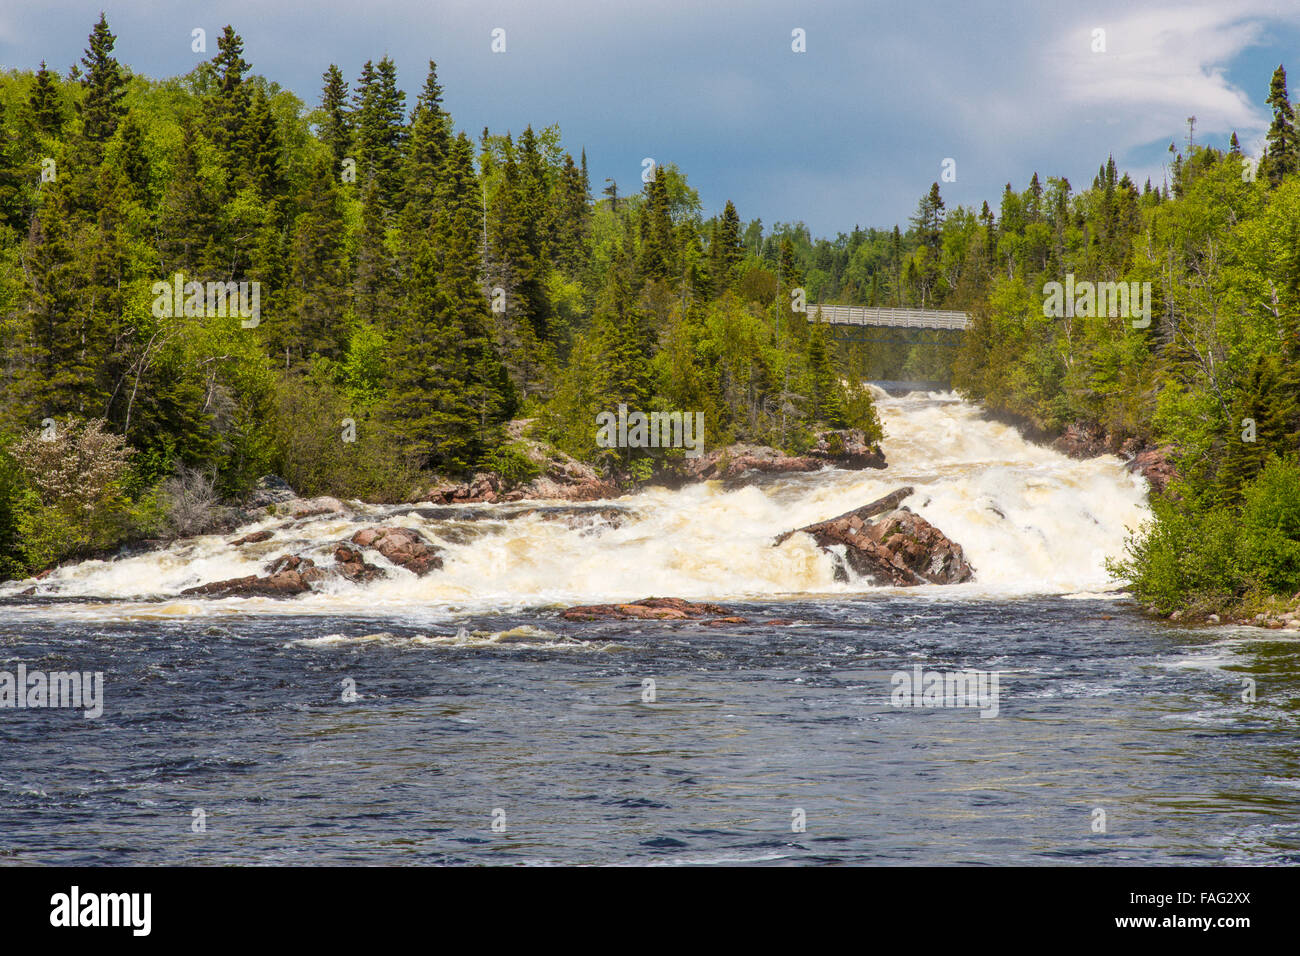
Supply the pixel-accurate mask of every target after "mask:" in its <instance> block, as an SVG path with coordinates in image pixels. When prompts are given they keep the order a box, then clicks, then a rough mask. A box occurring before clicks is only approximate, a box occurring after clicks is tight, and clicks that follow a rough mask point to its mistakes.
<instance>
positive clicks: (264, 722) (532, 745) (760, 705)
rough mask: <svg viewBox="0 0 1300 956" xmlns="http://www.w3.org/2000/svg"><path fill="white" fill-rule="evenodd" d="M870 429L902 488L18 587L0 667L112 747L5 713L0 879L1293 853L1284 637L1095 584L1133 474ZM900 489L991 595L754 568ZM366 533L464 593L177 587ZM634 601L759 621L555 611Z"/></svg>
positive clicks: (89, 568)
mask: <svg viewBox="0 0 1300 956" xmlns="http://www.w3.org/2000/svg"><path fill="white" fill-rule="evenodd" d="M877 400H878V406H879V408H880V411H881V415H882V419H883V420H884V422H885V426H886V429H887V437H886V439H885V442H884V448H885V451H886V455H887V457H888V460H889V467H888V468H887V469H886V470H884V471H864V472H850V471H823V472H820V473H816V474H809V475H797V476H793V477H781V478H777V479H774V480H772V481H769V482H767V483H765V484H761V485H755V486H749V487H744V488H738V489H734V490H725V489H723V488H721V487H720V486H718V485H716V484H709V485H697V486H692V487H688V488H686V489H683V490H679V491H667V490H663V489H655V490H650V491H647V492H645V493H643V494H639V495H634V496H629V497H626V498H622V499H619V500H617V501H616V502H612V503H604V504H603V505H599V506H577V507H575V506H573V505H563V506H561V505H554V506H547V507H544V508H542V509H540V510H538V509H537V508H536V507H535V506H531V505H530V506H528V507H523V506H520V505H494V506H482V505H469V506H459V507H458V508H429V507H423V508H421V507H415V508H411V507H404V508H394V507H378V506H367V507H365V508H363V509H361V513H360V514H358V515H357V516H356V517H355V518H353V519H349V520H342V519H337V518H331V517H323V518H319V519H315V520H311V521H307V522H305V523H302V524H300V525H298V526H297V527H295V528H293V529H292V530H291V531H283V530H282V531H280V532H279V533H278V534H277V537H276V539H274V540H272V541H268V542H265V543H264V544H262V545H248V546H245V547H243V548H234V547H231V545H230V544H229V542H230V541H231V539H232V538H233V537H234V536H233V535H226V536H212V537H204V538H199V539H193V540H190V541H186V542H181V543H178V544H175V545H173V546H172V547H170V548H168V549H165V550H163V551H156V552H151V553H148V554H142V555H137V556H134V557H124V558H119V559H117V560H115V561H111V562H98V561H97V562H85V563H83V564H80V565H75V566H71V567H67V568H63V569H60V570H59V571H57V572H55V573H54V574H53V575H51V576H49V577H48V578H46V579H45V580H44V581H42V582H41V584H40V587H39V589H38V592H37V594H36V595H34V596H24V595H22V594H21V593H20V592H21V591H22V590H24V589H25V588H27V587H28V586H29V585H30V582H26V583H23V584H18V583H13V584H9V585H5V586H0V619H2V623H0V660H3V661H4V663H0V670H2V671H9V672H14V671H15V670H16V669H17V667H18V666H19V665H20V664H21V665H24V666H25V667H26V668H27V669H28V670H29V671H35V670H40V671H44V672H55V671H69V670H74V669H75V670H79V671H86V672H92V671H99V672H102V673H103V675H104V677H103V681H104V685H103V688H104V689H103V714H102V715H101V716H99V717H97V718H94V719H87V718H85V717H84V716H82V714H81V712H79V711H75V710H71V709H26V708H23V709H17V708H14V709H9V708H6V709H0V862H13V863H36V864H145V863H148V864H188V863H213V864H217V863H223V864H228V863H247V864H271V863H283V864H313V863H322V864H324V863H464V864H479V863H510V864H553V863H570V864H628V863H632V864H639V863H653V864H665V865H679V864H725V863H741V864H744V863H748V864H767V865H781V864H785V865H789V864H798V863H811V862H822V863H873V864H902V863H913V864H916V863H919V864H962V863H1030V864H1060V863H1071V862H1075V863H1107V864H1161V863H1204V864H1223V863H1229V864H1231V863H1240V864H1261V863H1295V862H1300V755H1297V752H1296V749H1295V746H1294V744H1295V737H1296V729H1297V698H1300V677H1298V676H1297V675H1300V666H1297V665H1298V664H1300V660H1298V658H1300V642H1298V641H1297V640H1296V639H1295V638H1294V637H1293V636H1291V635H1290V634H1289V633H1288V634H1283V633H1282V632H1265V631H1259V630H1255V629H1247V628H1235V627H1224V628H1215V629H1188V628H1182V627H1178V626H1175V625H1171V624H1168V623H1162V622H1154V621H1150V620H1147V619H1145V618H1143V617H1142V616H1141V615H1140V614H1139V613H1138V612H1137V610H1136V608H1134V607H1133V605H1132V603H1131V602H1130V601H1129V600H1128V599H1127V598H1125V597H1124V596H1123V595H1122V593H1120V592H1118V591H1116V590H1115V589H1114V588H1115V585H1114V583H1113V582H1111V581H1110V580H1109V577H1108V575H1107V573H1106V571H1105V569H1104V566H1103V562H1104V559H1105V557H1106V556H1108V555H1116V554H1119V553H1120V552H1121V551H1122V548H1123V542H1124V536H1125V533H1126V529H1128V528H1132V527H1136V526H1137V525H1138V524H1139V523H1140V522H1141V521H1142V520H1143V518H1144V516H1145V514H1146V506H1145V485H1144V483H1143V481H1142V479H1141V478H1139V477H1137V476H1135V475H1133V474H1130V473H1128V472H1127V471H1125V470H1124V468H1123V466H1122V463H1121V462H1120V461H1119V459H1117V458H1099V459H1094V460H1091V461H1072V460H1070V459H1067V458H1065V457H1063V456H1061V455H1059V454H1057V453H1056V452H1054V451H1051V450H1049V449H1046V448H1042V447H1038V446H1035V445H1032V444H1030V443H1028V442H1026V441H1024V440H1023V439H1022V438H1021V437H1020V436H1019V435H1018V434H1017V433H1016V432H1015V431H1014V430H1013V429H1011V428H1009V427H1007V426H1005V425H1001V424H997V423H994V422H990V421H987V420H985V419H984V418H983V417H981V416H980V414H979V411H978V409H977V408H975V407H973V406H971V405H968V404H966V403H963V402H961V401H959V400H958V399H956V398H955V397H954V396H952V395H948V394H940V393H911V394H908V395H905V396H902V397H889V396H888V395H886V394H885V393H883V392H878V393H877ZM900 485H912V486H913V487H914V488H915V493H914V495H913V496H912V498H911V499H909V500H908V502H907V504H908V506H909V507H911V508H912V509H913V510H914V511H917V512H918V513H919V514H921V515H923V516H924V517H926V518H927V519H928V520H930V521H931V522H932V523H934V524H935V525H936V526H938V527H939V528H940V529H942V530H943V531H944V532H945V533H947V534H948V535H949V536H950V537H951V538H952V539H953V540H955V541H958V542H960V543H961V544H962V545H963V547H964V548H965V551H966V556H967V558H968V560H969V561H970V563H971V564H972V566H973V567H974V568H975V572H976V578H975V580H974V581H973V582H971V583H968V584H962V585H951V586H946V587H939V586H926V587H921V588H912V589H895V588H879V587H872V586H869V585H866V584H864V583H862V582H860V581H852V580H850V581H847V582H840V581H837V580H836V579H835V574H834V562H833V559H832V558H831V557H830V556H828V555H826V554H824V553H822V552H821V551H819V550H818V549H817V548H816V547H815V545H814V544H813V543H812V541H811V539H809V538H808V537H807V536H802V535H796V536H794V537H793V538H791V539H789V540H788V541H786V542H785V543H784V544H783V545H782V546H781V547H779V548H773V547H771V540H772V538H773V536H775V535H776V534H778V533H780V532H782V531H785V530H788V529H790V528H794V527H800V526H802V525H806V524H809V523H812V522H814V521H817V520H820V519H823V518H826V517H830V516H832V515H835V514H839V513H841V512H843V511H846V510H849V509H850V508H853V507H856V506H859V505H862V504H865V503H866V502H868V501H871V500H873V499H875V498H877V497H880V496H881V495H883V494H885V493H887V492H889V491H892V490H893V489H895V488H897V487H899V486H900ZM611 504H612V505H613V506H614V507H613V508H611V507H610V505H611ZM380 521H382V522H383V523H385V524H402V525H407V526H410V527H415V528H419V529H420V530H421V531H422V532H423V533H424V534H425V535H427V536H428V537H429V538H430V539H432V540H434V541H436V542H437V543H438V544H439V545H440V546H442V547H443V548H445V552H444V558H445V562H446V563H445V567H444V568H443V569H442V570H440V571H435V572H433V573H431V574H429V575H428V576H426V577H424V578H416V577H414V576H413V575H411V574H409V573H408V572H405V571H402V570H401V569H394V570H392V573H391V576H390V577H389V579H388V580H384V581H379V582H374V583H371V584H368V585H364V586H361V585H354V584H351V583H348V582H346V581H342V580H336V581H333V582H330V583H328V584H327V585H326V586H325V588H324V589H323V591H322V592H321V593H316V594H310V595H304V596H302V597H299V598H296V599H293V600H282V601H276V600H271V599H256V598H255V599H233V598H232V599H224V600H203V599H196V598H189V597H182V596H181V595H180V592H181V591H182V590H183V589H184V588H186V587H190V586H193V585H194V584H197V583H202V582H207V581H215V580H221V579H225V578H231V577H238V576H241V575H246V574H253V573H258V572H259V569H260V567H261V565H262V564H264V563H265V562H266V560H267V559H268V558H269V557H271V556H274V555H275V554H280V553H284V552H285V551H286V550H288V551H292V552H294V553H301V554H314V555H315V556H316V557H317V559H318V563H321V564H323V565H325V564H328V563H329V561H330V558H329V557H328V555H329V554H330V553H331V552H332V545H333V543H334V542H337V541H339V540H341V539H342V538H344V537H346V536H347V535H348V534H350V533H351V532H352V531H353V530H355V528H356V527H357V526H358V523H364V524H375V523H378V522H380ZM273 524H278V522H272V521H271V520H270V519H268V521H267V522H265V523H264V525H256V526H250V527H249V528H247V529H242V533H247V531H251V530H256V529H257V528H260V527H263V526H265V527H271V526H272V525H273ZM367 558H368V559H369V560H372V561H374V563H377V564H381V565H384V564H385V562H383V560H382V559H381V558H378V557H377V556H373V555H372V554H368V555H367ZM649 596H674V597H684V598H691V599H697V600H698V599H704V598H707V599H708V600H710V601H714V602H718V603H722V604H725V605H726V606H727V607H728V608H730V609H734V611H733V613H734V614H736V615H739V616H743V617H745V618H746V619H747V620H748V621H749V622H750V623H748V624H730V625H724V624H715V625H707V624H698V623H667V622H597V623H579V622H569V621H565V620H563V619H562V618H561V617H560V616H559V610H560V609H562V608H563V607H565V606H567V605H570V604H575V603H595V602H601V601H612V600H633V599H637V598H643V597H649ZM774 621H777V622H778V623H772V622H774ZM917 665H920V667H921V668H922V669H923V670H924V671H936V672H941V673H952V672H955V671H958V670H973V671H978V672H982V673H985V674H996V675H997V677H998V688H999V690H998V706H997V714H996V716H991V717H986V716H982V715H981V711H980V710H979V709H976V708H974V707H969V706H967V707H961V706H958V707H939V706H926V707H898V706H894V705H893V703H891V689H892V688H893V687H894V686H895V681H896V680H897V678H896V676H895V675H898V674H899V673H910V672H911V671H912V669H913V668H914V667H915V666H917ZM1248 686H1252V687H1253V696H1254V698H1255V699H1254V700H1249V699H1243V698H1244V697H1245V698H1249V697H1250V696H1252V695H1251V694H1250V693H1243V692H1244V690H1245V689H1246V688H1247V687H1248Z"/></svg>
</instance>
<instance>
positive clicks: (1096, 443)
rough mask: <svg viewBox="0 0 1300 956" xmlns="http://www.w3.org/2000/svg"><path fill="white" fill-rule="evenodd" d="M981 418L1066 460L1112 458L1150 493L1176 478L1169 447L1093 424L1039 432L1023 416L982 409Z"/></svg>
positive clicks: (1081, 424)
mask: <svg viewBox="0 0 1300 956" xmlns="http://www.w3.org/2000/svg"><path fill="white" fill-rule="evenodd" d="M983 417H984V418H986V419H987V420H989V421H995V422H1000V423H1002V424H1003V425H1009V426H1010V427H1012V428H1014V429H1015V430H1016V431H1017V432H1019V433H1020V436H1021V437H1022V438H1024V439H1025V441H1028V442H1032V443H1033V444H1035V445H1041V446H1043V447H1045V448H1051V449H1052V450H1054V451H1059V452H1060V453H1061V454H1062V455H1065V456H1066V457H1067V458H1073V459H1075V460H1084V459H1088V458H1100V457H1101V456H1103V455H1116V456H1118V457H1120V458H1123V459H1124V460H1125V465H1124V467H1125V468H1126V469H1127V470H1128V471H1130V472H1133V473H1136V474H1140V475H1141V476H1142V477H1143V478H1145V479H1146V480H1147V484H1148V485H1150V486H1151V490H1152V491H1154V492H1156V493H1161V492H1163V491H1164V490H1165V489H1166V488H1168V487H1169V483H1170V482H1171V481H1173V480H1174V479H1175V478H1177V477H1178V470H1177V468H1176V466H1175V465H1174V457H1175V453H1176V451H1177V449H1175V448H1174V446H1173V445H1169V444H1163V445H1153V444H1151V443H1150V442H1144V441H1141V440H1140V439H1137V438H1134V437H1132V436H1128V437H1121V436H1119V435H1116V434H1115V433H1113V432H1111V431H1108V430H1107V429H1105V428H1104V427H1102V426H1101V425H1098V424H1096V423H1095V422H1084V421H1077V422H1071V423H1070V424H1069V425H1067V426H1065V428H1064V429H1063V430H1061V431H1052V430H1049V429H1044V428H1040V427H1039V426H1038V425H1037V424H1035V423H1034V422H1033V421H1032V420H1031V419H1029V418H1027V417H1026V416H1024V415H1017V414H1015V413H1012V412H1000V411H991V410H989V409H985V410H984V413H983Z"/></svg>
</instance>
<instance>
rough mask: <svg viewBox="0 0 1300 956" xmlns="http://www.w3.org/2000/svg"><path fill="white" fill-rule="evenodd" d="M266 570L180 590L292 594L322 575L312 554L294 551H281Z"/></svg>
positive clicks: (223, 594)
mask: <svg viewBox="0 0 1300 956" xmlns="http://www.w3.org/2000/svg"><path fill="white" fill-rule="evenodd" d="M267 570H268V571H269V572H270V573H269V574H267V575H266V576H264V577H259V576H258V575H256V574H250V575H248V576H247V577H242V578H230V579H229V580H226V581H213V582H211V583H209V584H200V585H199V586H198V587H193V588H186V589H185V590H184V591H182V592H181V594H188V595H194V596H197V597H293V596H294V595H297V594H302V593H304V592H306V591H310V590H311V585H312V582H314V581H319V580H320V579H321V578H322V577H324V576H325V572H324V571H322V570H321V569H320V568H318V567H316V563H315V562H314V561H312V559H311V558H300V557H298V556H297V555H296V554H295V555H289V554H284V555H281V556H280V557H278V558H276V559H275V560H274V561H272V562H271V563H270V564H269V565H267Z"/></svg>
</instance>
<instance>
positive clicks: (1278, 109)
mask: <svg viewBox="0 0 1300 956" xmlns="http://www.w3.org/2000/svg"><path fill="white" fill-rule="evenodd" d="M1268 105H1269V106H1271V107H1272V108H1273V123H1272V125H1271V126H1269V128H1268V148H1267V152H1266V153H1265V157H1264V159H1265V161H1264V163H1263V164H1262V165H1264V167H1265V173H1266V175H1267V178H1268V181H1269V183H1270V184H1271V185H1273V186H1277V185H1278V184H1280V183H1281V182H1282V179H1283V177H1284V176H1289V175H1291V174H1292V173H1294V172H1295V171H1296V169H1297V166H1300V143H1298V142H1297V138H1296V136H1297V134H1296V126H1295V111H1294V110H1293V109H1292V107H1291V101H1290V100H1289V99H1288V98H1287V92H1286V70H1285V69H1284V68H1283V67H1282V66H1281V65H1280V64H1279V65H1278V68H1277V69H1276V70H1274V71H1273V81H1272V83H1271V84H1270V85H1269V92H1268Z"/></svg>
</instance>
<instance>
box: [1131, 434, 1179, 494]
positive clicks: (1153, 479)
mask: <svg viewBox="0 0 1300 956" xmlns="http://www.w3.org/2000/svg"><path fill="white" fill-rule="evenodd" d="M1173 452H1174V446H1173V445H1161V446H1160V447H1158V448H1143V449H1142V450H1141V451H1138V452H1137V453H1136V454H1134V455H1133V457H1132V458H1131V459H1130V460H1129V462H1128V464H1127V465H1126V466H1125V467H1126V468H1128V470H1129V471H1136V472H1137V473H1139V474H1140V475H1141V476H1142V477H1143V478H1145V479H1146V480H1147V483H1148V484H1149V485H1151V490H1152V491H1155V492H1162V491H1164V490H1165V489H1166V488H1167V487H1168V486H1169V482H1171V481H1173V480H1174V479H1175V478H1177V477H1178V470H1177V469H1176V468H1175V467H1174V463H1173V461H1172V457H1173Z"/></svg>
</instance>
